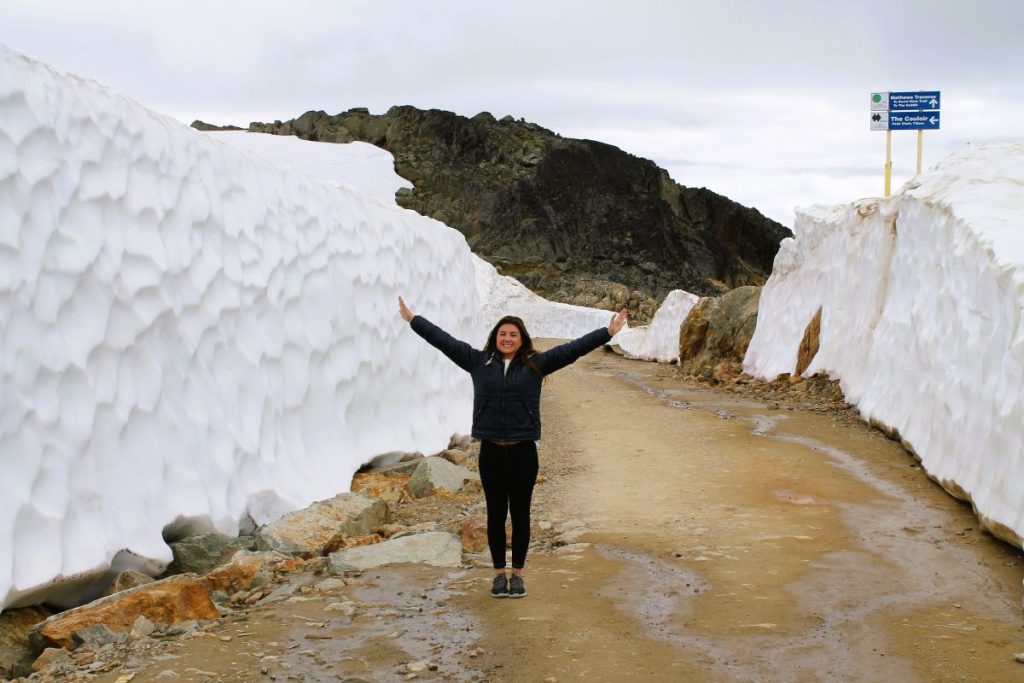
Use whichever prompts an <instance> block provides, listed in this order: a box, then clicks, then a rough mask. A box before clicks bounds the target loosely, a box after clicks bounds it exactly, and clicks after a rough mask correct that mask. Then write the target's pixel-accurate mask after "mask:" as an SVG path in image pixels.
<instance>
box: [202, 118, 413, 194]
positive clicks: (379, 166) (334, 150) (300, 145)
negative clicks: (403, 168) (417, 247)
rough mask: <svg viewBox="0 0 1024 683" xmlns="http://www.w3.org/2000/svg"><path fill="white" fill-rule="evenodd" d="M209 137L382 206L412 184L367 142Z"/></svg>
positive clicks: (383, 153)
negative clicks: (367, 198) (374, 200)
mask: <svg viewBox="0 0 1024 683" xmlns="http://www.w3.org/2000/svg"><path fill="white" fill-rule="evenodd" d="M208 135H210V137H212V138H213V139H215V140H219V141H221V142H224V143H226V144H229V145H232V146H234V147H241V148H243V149H247V150H249V151H251V152H253V153H254V154H258V155H259V156H262V157H264V158H266V159H269V160H270V161H272V162H274V163H276V164H277V165H278V166H281V167H284V168H287V169H288V170H290V171H294V172H295V173H299V174H301V175H305V176H308V177H310V178H316V179H317V180H326V181H327V182H329V183H332V184H334V185H338V186H342V185H344V186H346V187H350V188H352V189H354V190H356V191H357V192H360V193H362V194H366V195H369V196H371V197H373V198H374V199H376V200H377V201H379V202H381V203H383V204H394V203H395V192H397V191H398V190H399V189H401V188H403V187H410V188H411V187H412V183H410V182H409V181H408V180H406V179H405V178H403V177H402V176H400V175H398V174H397V173H395V158H394V157H393V156H392V155H391V153H390V152H388V151H387V150H384V149H381V148H380V147H377V146H375V145H371V144H369V143H366V142H349V143H346V144H343V145H335V144H328V143H323V142H310V141H309V140H303V139H301V138H297V137H293V136H289V135H270V134H269V133H248V132H245V131H237V130H232V131H211V132H209V133H208Z"/></svg>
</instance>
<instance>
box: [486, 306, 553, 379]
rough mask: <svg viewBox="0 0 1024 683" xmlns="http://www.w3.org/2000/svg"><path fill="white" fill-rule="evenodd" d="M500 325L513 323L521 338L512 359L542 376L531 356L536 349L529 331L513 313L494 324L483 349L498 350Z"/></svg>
mask: <svg viewBox="0 0 1024 683" xmlns="http://www.w3.org/2000/svg"><path fill="white" fill-rule="evenodd" d="M502 325H515V326H516V328H517V329H518V330H519V336H520V338H522V341H523V343H522V345H521V346H520V347H519V350H518V351H516V357H515V359H514V360H517V361H519V362H520V363H522V364H523V365H525V366H526V367H527V368H529V369H530V372H532V373H533V374H534V375H536V376H537V377H542V376H543V375H542V374H541V371H540V368H538V367H537V365H536V363H534V362H533V358H531V356H533V354H534V353H536V351H534V350H533V340H532V339H530V333H529V332H527V331H526V323H524V322H523V319H522V318H519V317H517V316H514V315H506V316H505V317H504V318H502V319H501V320H499V321H498V322H497V324H495V325H494V329H492V330H491V333H490V334H489V335H487V343H486V344H484V351H486V352H491V351H497V350H498V329H500V328H501V326H502Z"/></svg>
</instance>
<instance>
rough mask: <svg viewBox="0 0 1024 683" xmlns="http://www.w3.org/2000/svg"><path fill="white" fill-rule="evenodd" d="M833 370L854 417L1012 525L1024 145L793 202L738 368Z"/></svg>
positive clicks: (1020, 506) (1017, 474) (763, 373)
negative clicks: (816, 326)
mask: <svg viewBox="0 0 1024 683" xmlns="http://www.w3.org/2000/svg"><path fill="white" fill-rule="evenodd" d="M819 307H821V309H822V318H821V337H820V340H821V346H820V349H819V351H818V354H817V356H816V357H815V358H814V360H813V362H812V363H811V365H810V367H809V368H808V369H807V370H806V372H805V373H804V374H807V375H810V374H814V373H815V372H825V373H828V374H829V375H831V376H832V377H834V378H840V379H841V384H842V388H843V391H844V392H845V393H846V397H847V400H849V401H851V402H853V403H855V404H856V405H857V406H858V407H859V409H860V411H861V414H862V415H863V416H864V418H865V419H868V420H871V421H874V422H876V423H879V424H881V425H884V426H885V427H887V428H888V429H890V430H892V431H895V432H897V433H898V434H899V435H900V437H901V438H902V439H903V441H904V442H905V443H906V444H907V445H908V446H909V447H910V448H912V449H913V451H914V452H915V453H916V454H917V456H918V457H920V459H921V463H922V466H923V467H924V468H925V470H926V471H927V472H928V473H929V475H930V476H931V477H933V478H934V479H935V480H936V481H938V482H940V483H941V484H942V485H943V486H944V487H945V488H946V489H947V490H948V491H950V492H951V493H953V494H954V495H956V496H958V497H960V498H963V499H967V500H970V501H971V503H972V504H973V505H974V507H975V510H976V512H977V514H978V516H979V518H980V519H981V520H982V523H983V524H984V525H985V526H986V528H988V529H989V530H990V531H992V532H993V533H994V534H996V535H997V536H999V537H1001V538H1003V539H1005V540H1007V541H1009V542H1011V543H1014V544H1015V545H1021V543H1022V539H1024V320H1022V318H1024V145H1022V144H1013V145H998V146H983V147H978V148H975V149H971V150H967V151H964V152H961V153H958V154H955V155H952V156H951V157H949V158H947V159H946V160H944V161H943V162H942V163H941V164H939V165H938V166H937V167H935V168H934V169H932V170H931V171H929V172H927V173H926V174H924V175H922V176H921V177H920V178H918V179H916V180H915V181H912V182H911V183H908V184H907V185H906V186H905V187H904V188H903V190H902V191H901V192H900V193H899V194H898V195H896V196H895V197H892V198H890V199H888V200H864V201H860V202H856V203H854V204H850V205H847V206H838V207H831V208H829V207H820V206H819V207H812V208H810V209H806V210H802V211H798V212H797V216H796V225H795V227H794V237H793V238H792V239H787V240H784V241H783V243H782V246H781V248H780V250H779V253H778V255H777V256H776V258H775V266H774V269H773V271H772V275H771V277H770V278H769V280H768V282H767V283H766V284H765V287H764V290H763V292H762V294H761V303H760V310H759V313H758V323H757V329H756V330H755V332H754V336H753V339H752V340H751V343H750V348H749V349H748V351H747V356H746V359H745V361H744V369H745V370H746V371H747V372H749V373H751V374H753V375H755V376H757V377H761V378H765V379H767V378H772V377H774V376H776V375H778V374H779V373H783V372H793V371H794V369H795V365H796V356H797V348H798V346H799V343H800V339H801V337H802V335H803V333H804V329H805V327H806V326H807V323H808V322H810V320H811V318H812V317H813V316H814V314H815V312H816V311H817V310H818V308H819Z"/></svg>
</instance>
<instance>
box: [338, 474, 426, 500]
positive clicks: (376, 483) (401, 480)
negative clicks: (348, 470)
mask: <svg viewBox="0 0 1024 683" xmlns="http://www.w3.org/2000/svg"><path fill="white" fill-rule="evenodd" d="M411 476H412V474H411V473H406V472H388V473H387V474H380V473H377V472H361V473H357V474H356V475H355V476H354V477H352V492H353V493H362V494H365V495H368V496H373V497H374V498H379V499H381V500H383V501H384V502H387V503H404V502H406V501H409V500H412V493H410V492H409V487H408V483H409V477H411Z"/></svg>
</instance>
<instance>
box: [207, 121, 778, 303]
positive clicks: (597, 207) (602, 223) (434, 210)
mask: <svg viewBox="0 0 1024 683" xmlns="http://www.w3.org/2000/svg"><path fill="white" fill-rule="evenodd" d="M194 125H195V124H194ZM197 127H198V126H197ZM249 130H250V131H254V132H261V133H274V134H278V135H296V136H298V137H300V138H303V139H306V140H315V141H321V142H339V143H342V142H352V141H363V142H369V143H371V144H374V145H377V146H379V147H382V148H384V149H386V150H388V151H389V152H391V153H392V154H393V155H394V157H395V170H396V172H397V173H398V174H399V175H401V176H402V177H403V178H406V179H408V180H410V181H411V182H412V183H413V184H414V185H415V189H414V190H411V191H410V190H402V191H399V193H398V196H397V200H398V203H399V204H400V205H401V206H404V207H406V208H409V209H413V210H415V211H417V212H419V213H421V214H423V215H426V216H431V217H433V218H436V219H438V220H440V221H442V222H444V223H446V224H448V225H450V226H452V227H454V228H456V229H458V230H460V231H461V232H462V233H463V234H465V235H466V238H467V240H468V241H469V244H470V247H471V248H472V249H473V251H474V252H475V253H476V254H478V255H479V256H481V257H482V258H484V259H486V260H488V261H490V262H491V263H493V264H494V265H495V266H497V267H498V268H499V270H500V271H501V272H502V273H504V274H506V275H512V276H514V277H516V278H518V279H519V280H520V281H522V282H523V284H525V285H526V286H528V287H530V288H531V289H532V290H534V291H535V292H537V293H539V294H541V295H543V296H545V297H548V298H550V299H553V300H556V301H566V302H570V303H579V304H583V305H594V304H596V303H599V302H600V303H603V304H604V305H608V304H609V303H611V304H612V305H628V306H629V307H630V308H631V310H632V311H634V312H635V313H640V314H641V315H640V318H641V319H643V318H647V317H648V315H644V313H647V314H650V313H653V310H654V309H655V308H656V306H657V302H660V300H661V299H662V298H663V297H664V296H665V295H666V294H667V293H668V292H669V291H670V290H672V289H678V288H682V289H686V290H688V291H690V292H694V293H696V294H702V295H708V294H720V293H722V292H723V291H727V290H729V289H732V288H734V287H738V286H741V285H759V284H763V283H764V281H765V280H766V279H767V276H768V275H769V274H770V272H771V267H772V261H773V259H774V257H775V252H776V251H777V250H778V246H779V242H780V241H781V240H782V239H783V238H784V237H787V236H789V235H790V234H791V233H790V232H789V230H787V229H786V228H785V227H783V226H782V225H780V224H778V223H776V222H774V221H772V220H769V219H768V218H766V217H764V216H763V215H761V213H760V212H758V211H757V210H755V209H750V208H746V207H743V206H741V205H739V204H737V203H736V202H733V201H731V200H730V199H727V198H726V197H723V196H721V195H718V194H715V193H714V192H712V191H710V190H708V189H705V188H689V187H683V186H681V185H678V184H677V183H675V182H674V181H673V180H672V179H671V178H670V177H669V175H668V173H667V172H666V171H665V170H663V169H661V168H659V167H658V166H656V165H655V164H654V163H653V162H651V161H648V160H647V159H641V158H638V157H635V156H633V155H631V154H627V153H626V152H623V151H622V150H620V149H618V148H617V147H613V146H611V145H607V144H604V143H601V142H595V141H593V140H575V139H571V138H563V137H561V136H559V135H557V134H555V133H553V132H551V131H549V130H546V129H544V128H542V127H540V126H538V125H536V124H533V123H528V122H526V121H523V120H518V121H517V120H514V119H512V117H509V116H506V117H504V118H502V119H501V120H496V119H495V118H494V117H493V116H492V115H491V114H489V113H487V112H483V113H480V114H477V115H476V116H474V117H472V118H466V117H463V116H458V115H456V114H453V113H451V112H447V111H439V110H433V109H432V110H428V111H424V110H420V109H417V108H415V107H410V106H401V107H392V108H391V109H389V110H388V112H387V113H386V114H381V115H374V114H370V113H369V111H368V110H366V109H363V108H358V109H350V110H349V111H347V112H343V113H341V114H337V115H334V116H329V115H327V114H325V113H324V112H322V111H310V112H306V113H305V114H303V115H302V116H300V117H299V118H297V119H293V120H291V121H286V122H280V121H275V122H273V123H252V124H250V125H249ZM655 300H656V301H655Z"/></svg>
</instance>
